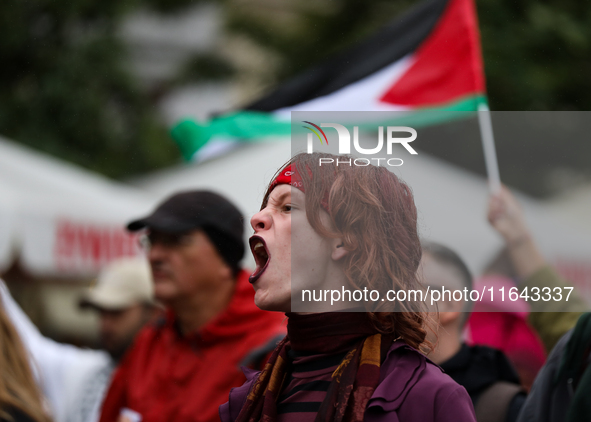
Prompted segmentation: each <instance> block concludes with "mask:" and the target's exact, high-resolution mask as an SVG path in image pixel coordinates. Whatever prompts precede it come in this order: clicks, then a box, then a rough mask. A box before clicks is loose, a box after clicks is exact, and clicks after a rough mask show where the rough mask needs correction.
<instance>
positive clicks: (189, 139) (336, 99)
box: [172, 0, 486, 160]
mask: <svg viewBox="0 0 591 422" xmlns="http://www.w3.org/2000/svg"><path fill="white" fill-rule="evenodd" d="M481 103H486V96H485V81H484V69H483V63H482V55H481V51H480V40H479V31H478V22H477V18H476V10H475V5H474V1H473V0H428V1H425V2H422V3H420V4H418V5H417V6H415V7H414V8H413V9H411V10H410V11H408V12H407V13H406V14H404V15H403V16H402V17H400V18H398V19H397V20H396V21H394V22H393V23H391V24H389V25H388V26H386V27H384V28H382V29H381V30H380V31H379V32H378V33H376V34H374V35H373V36H372V37H371V38H369V39H366V40H365V41H363V42H361V43H360V44H358V45H356V46H355V47H353V48H351V49H349V50H348V51H344V52H342V53H341V54H339V55H337V56H336V57H333V58H332V59H330V60H328V61H326V62H325V63H322V64H321V65H319V66H317V67H316V68H313V69H311V70H309V71H307V72H305V73H303V74H301V75H299V76H297V77H295V78H294V79H292V80H290V81H288V82H286V83H285V84H283V85H282V86H280V87H278V88H277V89H276V90H275V91H274V92H272V93H271V94H269V95H267V96H266V97H264V98H261V99H259V100H258V101H256V102H254V103H252V104H250V105H249V106H247V107H245V108H243V109H242V110H240V111H236V112H231V113H227V114H224V115H221V116H219V117H217V118H214V119H212V120H211V121H210V122H208V123H205V124H202V123H197V122H195V121H192V120H185V121H181V122H180V123H178V124H177V125H176V127H174V128H173V130H172V136H173V138H174V139H175V140H176V142H177V143H178V144H179V147H180V148H181V151H182V153H183V156H184V157H185V159H187V160H190V159H198V160H199V159H202V158H204V157H205V156H211V155H215V154H217V153H219V152H222V151H223V150H224V149H226V148H228V146H230V145H232V144H233V143H236V142H244V141H254V140H261V139H264V138H266V137H269V136H274V137H277V136H290V134H291V120H290V117H291V114H290V113H291V112H292V111H401V112H405V113H404V115H405V116H406V117H405V121H404V122H405V124H415V125H417V124H419V125H420V124H431V123H437V122H439V121H444V120H447V119H451V118H453V117H452V116H456V117H457V116H458V115H461V114H462V113H461V112H464V113H473V112H475V111H476V110H477V108H478V106H479V104H481ZM458 112H460V113H458Z"/></svg>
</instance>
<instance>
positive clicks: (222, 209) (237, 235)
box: [127, 190, 244, 272]
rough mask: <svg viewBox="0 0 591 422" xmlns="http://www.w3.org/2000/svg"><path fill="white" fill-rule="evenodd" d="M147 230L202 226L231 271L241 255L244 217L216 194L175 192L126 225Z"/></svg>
mask: <svg viewBox="0 0 591 422" xmlns="http://www.w3.org/2000/svg"><path fill="white" fill-rule="evenodd" d="M146 228H147V229H151V230H154V231H159V232H163V233H171V234H180V233H185V232H188V231H191V230H195V229H202V230H203V231H204V232H205V233H206V234H207V235H208V236H209V238H210V240H211V241H212V243H213V244H214V245H215V246H216V248H217V249H218V252H219V253H220V255H221V256H222V257H223V258H224V260H225V261H226V262H227V263H228V264H229V265H230V267H232V268H233V269H234V270H235V272H237V270H238V269H239V267H238V264H239V262H240V260H241V259H242V258H243V256H244V239H243V235H244V219H243V217H242V213H241V212H240V211H239V210H238V208H237V207H236V206H235V205H234V204H232V203H231V202H230V201H228V200H227V199H226V198H224V197H223V196H221V195H218V194H217V193H214V192H210V191H205V190H193V191H185V192H179V193H176V194H174V195H172V196H171V197H169V198H168V199H166V200H165V201H164V202H162V203H161V204H160V205H159V206H158V207H157V208H156V209H155V210H154V212H153V213H152V214H150V215H148V216H146V217H144V218H140V219H138V220H134V221H132V222H130V223H129V224H128V225H127V229H128V230H129V231H132V232H134V231H138V230H141V229H146Z"/></svg>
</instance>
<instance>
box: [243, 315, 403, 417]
mask: <svg viewBox="0 0 591 422" xmlns="http://www.w3.org/2000/svg"><path fill="white" fill-rule="evenodd" d="M287 316H288V318H289V320H288V325H287V332H288V334H287V337H286V338H285V339H283V340H282V341H281V343H279V345H278V346H277V348H276V349H275V351H274V352H273V354H272V355H271V357H270V358H269V361H268V362H267V364H266V365H265V367H264V368H263V370H262V371H261V373H260V374H259V376H258V378H257V380H256V381H255V382H254V384H253V386H252V388H251V391H250V393H249V394H248V397H247V399H246V403H245V404H244V406H243V408H242V410H241V412H240V414H239V415H238V418H237V420H236V422H258V421H264V422H274V421H276V420H277V399H278V397H279V395H280V393H281V390H282V388H283V383H284V381H285V379H286V378H287V376H288V375H289V372H290V361H289V358H288V356H287V352H288V351H289V350H290V349H291V348H293V349H294V350H298V351H309V352H319V353H338V352H344V351H347V350H348V353H347V354H346V355H345V357H344V358H343V360H342V362H341V364H340V365H339V366H338V367H337V369H336V370H335V371H334V372H333V374H332V381H331V385H330V387H329V389H328V391H327V394H326V399H325V400H324V402H323V403H322V405H321V406H320V410H319V411H318V414H317V415H316V419H315V421H316V422H361V421H363V416H364V413H365V408H366V407H367V403H368V401H369V399H370V398H371V396H372V395H373V392H374V390H375V388H376V387H377V385H378V382H379V379H380V366H381V363H382V361H383V359H384V358H385V356H386V353H387V352H388V350H389V348H390V346H391V344H392V338H391V337H389V336H384V335H382V334H379V333H378V332H377V331H376V329H375V328H374V327H373V326H372V324H371V323H370V320H369V318H368V316H367V314H366V313H362V312H350V313H321V314H311V315H296V314H287Z"/></svg>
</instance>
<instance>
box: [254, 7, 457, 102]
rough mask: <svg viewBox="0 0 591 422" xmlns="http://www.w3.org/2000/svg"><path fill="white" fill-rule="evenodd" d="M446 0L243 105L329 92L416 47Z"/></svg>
mask: <svg viewBox="0 0 591 422" xmlns="http://www.w3.org/2000/svg"><path fill="white" fill-rule="evenodd" d="M448 1H449V0H427V1H424V2H422V3H420V4H418V5H416V6H415V7H413V8H412V9H411V10H409V11H408V12H406V13H405V14H403V15H402V16H401V17H400V18H398V19H396V20H395V21H394V22H392V23H390V24H388V25H387V26H385V27H384V28H382V29H381V30H380V31H378V32H377V33H376V34H374V35H373V36H372V37H370V38H369V39H366V40H364V41H363V42H361V43H359V44H357V45H356V46H354V47H353V48H350V49H348V50H347V51H344V52H342V53H340V54H338V55H336V56H334V57H332V58H331V59H329V60H327V61H326V62H324V63H322V64H321V65H319V66H316V67H315V68H313V69H311V70H308V71H307V72H304V73H303V74H301V75H299V76H296V77H295V78H293V79H291V80H290V81H288V82H286V83H284V84H282V85H281V86H280V87H279V88H277V89H276V90H275V91H273V92H272V93H271V94H269V95H267V96H266V97H263V98H261V99H259V100H258V101H256V102H254V103H252V104H250V105H249V106H247V107H245V108H244V109H245V110H252V111H273V110H276V109H279V108H283V107H289V106H294V105H296V104H299V103H302V102H305V101H309V100H312V99H314V98H317V97H321V96H324V95H328V94H331V93H333V92H335V91H338V90H339V89H341V88H343V87H345V86H347V85H350V84H352V83H354V82H357V81H359V80H361V79H363V78H365V77H367V76H368V75H371V74H372V73H375V72H377V71H379V70H380V69H382V68H384V67H386V66H388V65H389V64H392V63H394V62H396V61H397V60H400V59H401V58H402V57H404V56H406V55H407V54H409V53H411V52H413V51H415V50H416V49H417V48H418V46H419V45H420V44H421V43H422V42H423V41H424V40H425V39H426V38H427V37H428V36H429V34H430V33H431V31H432V30H433V28H434V27H435V25H436V23H437V22H438V21H439V19H440V18H441V15H442V14H443V11H444V9H445V6H446V5H447V3H448Z"/></svg>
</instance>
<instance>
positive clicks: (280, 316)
mask: <svg viewBox="0 0 591 422" xmlns="http://www.w3.org/2000/svg"><path fill="white" fill-rule="evenodd" d="M274 183H275V184H276V185H280V184H281V183H287V185H288V186H289V185H290V184H291V182H289V181H288V182H282V181H281V180H280V179H276V180H275V181H274ZM271 186H272V188H270V189H269V192H271V191H272V190H273V188H274V186H273V185H271ZM299 189H302V188H299ZM273 192H277V190H275V191H273ZM308 195H309V193H308V192H306V196H308ZM268 196H269V193H268V195H267V198H265V203H264V204H263V205H264V207H265V206H268V205H266V201H268V200H269V198H268ZM271 199H273V197H272V196H271ZM239 205H240V204H238V206H236V205H234V204H232V203H231V202H230V201H229V200H228V199H227V198H224V197H223V196H221V195H219V194H217V193H214V192H209V191H184V192H177V193H175V194H174V195H172V196H170V197H168V198H165V199H163V200H162V202H161V203H160V204H159V205H158V206H157V207H156V208H155V209H154V210H153V212H152V213H151V214H150V215H147V216H144V217H142V218H138V219H137V220H134V221H131V222H129V224H128V225H127V229H128V230H129V231H131V232H137V233H138V239H139V241H140V243H141V246H142V248H143V250H144V251H145V258H128V259H124V260H119V261H115V262H112V263H111V264H110V265H108V266H107V267H105V268H104V269H103V271H102V272H101V274H100V275H99V277H98V279H97V281H96V284H95V285H94V286H93V287H92V288H90V289H89V290H88V291H87V292H86V293H85V294H84V296H83V297H81V298H80V302H79V305H80V306H81V307H84V308H88V309H91V310H93V311H94V312H96V313H97V314H98V316H99V320H100V340H101V346H102V349H101V350H91V349H84V348H78V347H74V346H72V345H68V344H62V343H58V342H55V341H53V340H51V339H49V338H47V337H44V336H43V335H42V334H41V333H40V332H39V330H38V329H37V328H36V327H35V325H33V324H32V322H31V321H30V320H29V318H28V317H27V315H26V314H25V313H24V312H23V311H22V310H21V309H20V307H19V305H18V304H17V303H16V302H15V301H14V300H13V298H12V297H11V294H10V292H9V290H8V289H7V287H6V286H5V285H4V284H3V283H2V285H1V286H0V290H1V292H0V293H1V299H2V306H1V307H0V330H1V331H0V336H1V338H0V347H1V348H2V351H1V353H0V420H2V421H4V420H6V421H9V420H11V421H36V422H41V421H55V422H97V421H101V422H114V421H119V422H124V421H125V422H155V421H179V422H185V421H186V422H188V421H202V422H214V421H219V420H220V417H221V418H222V420H224V421H226V420H265V421H267V420H269V421H270V420H280V421H288V420H314V419H315V418H316V415H318V417H320V416H321V415H322V416H326V415H331V416H330V418H329V419H327V420H332V419H334V420H337V419H338V420H341V419H344V420H357V419H355V417H354V415H352V414H351V411H347V412H349V413H347V412H345V413H344V414H343V415H341V417H340V418H339V416H338V414H337V415H332V414H331V413H322V412H324V410H323V408H322V407H320V408H315V409H316V410H313V411H312V410H310V409H308V410H306V409H304V408H305V406H304V405H305V404H306V403H308V402H305V403H304V402H303V401H302V400H303V399H292V402H289V398H287V399H286V398H285V397H282V396H279V394H280V393H281V392H285V391H288V390H286V389H291V391H290V394H292V392H293V391H296V390H297V391H296V392H295V393H293V394H298V392H299V393H302V391H303V392H305V391H308V393H310V392H312V393H314V394H319V392H320V391H322V392H323V393H324V392H325V391H327V389H328V391H327V393H326V394H327V397H328V396H329V395H330V394H331V391H332V390H331V389H330V388H331V387H329V386H328V385H329V383H330V382H331V381H330V380H329V381H327V380H324V379H321V378H318V377H319V376H320V375H318V374H320V373H321V372H322V371H320V369H322V368H320V367H317V366H315V361H314V360H311V357H310V356H309V355H305V356H303V355H291V354H289V352H288V353H287V355H286V356H287V357H282V356H283V355H282V354H281V352H277V353H279V354H277V353H275V354H274V350H277V347H278V344H279V345H280V346H281V344H283V343H282V341H283V339H284V338H285V336H286V334H288V332H287V329H288V327H287V324H286V316H285V312H283V311H284V309H283V308H281V307H277V309H271V310H280V312H270V311H269V306H266V305H263V306H261V303H263V304H264V303H267V302H265V301H266V300H267V301H268V300H269V298H268V297H264V296H263V293H260V292H259V291H257V292H256V294H257V296H255V289H254V288H253V286H252V284H253V283H256V282H257V280H258V277H259V276H260V274H261V273H263V272H264V271H265V269H266V265H268V261H269V260H270V256H271V255H272V254H271V253H270V252H269V250H267V249H266V248H267V246H266V245H265V244H264V243H263V244H261V243H257V240H256V238H254V239H255V240H254V241H253V240H251V244H250V249H251V251H252V253H253V254H254V255H255V261H256V262H257V269H256V270H255V272H254V273H252V271H251V270H250V269H246V268H243V267H242V265H241V261H242V260H243V258H244V255H245V251H246V250H247V247H246V245H245V244H244V240H243V239H244V217H243V215H242V214H241V212H240V211H239ZM290 206H291V205H290ZM264 207H263V209H266V208H264ZM323 207H324V205H323ZM324 208H325V209H326V208H327V207H324ZM261 212H263V211H261ZM257 216H258V217H256V216H255V217H253V219H252V220H251V224H252V228H253V230H254V231H255V233H260V232H261V231H263V230H268V229H269V224H270V223H269V222H267V220H265V218H266V217H265V216H264V215H258V214H257ZM482 218H483V219H484V218H487V219H488V221H489V223H490V225H491V226H492V227H493V228H494V229H495V230H496V232H498V234H499V235H500V236H501V237H502V239H503V241H504V253H505V257H506V259H508V260H509V261H510V263H511V264H512V268H513V269H514V271H515V272H514V273H513V274H508V273H507V272H506V271H503V268H502V267H498V268H494V266H493V267H491V268H489V269H488V270H487V271H486V273H485V274H483V275H482V276H481V277H478V278H474V275H473V274H471V272H470V270H469V269H468V267H467V266H466V264H465V263H464V261H463V259H462V257H461V256H459V255H458V254H457V253H456V252H454V251H453V250H451V249H450V248H448V247H447V246H446V245H443V244H440V243H434V242H431V241H430V240H429V239H421V247H422V257H421V259H420V266H419V268H418V278H419V279H420V281H421V283H422V284H423V285H424V286H425V287H429V288H430V289H432V290H436V289H442V288H448V289H454V290H456V289H459V290H461V289H464V288H468V290H471V289H473V288H476V289H478V290H481V289H483V288H484V289H485V290H486V289H489V288H494V289H500V288H503V287H505V289H506V290H507V291H509V289H511V288H512V287H518V288H519V290H520V291H521V290H522V289H523V288H525V287H528V288H529V290H530V291H531V290H532V288H534V287H538V288H544V287H548V288H550V289H555V288H563V287H568V286H569V285H570V284H569V281H568V280H564V279H563V278H561V276H559V275H558V273H557V272H556V271H555V270H554V269H553V268H552V267H551V266H550V265H549V264H548V263H547V262H546V261H545V259H544V257H543V256H542V254H541V253H540V252H539V250H538V247H537V246H536V244H535V242H534V240H533V237H532V235H531V233H530V232H529V230H528V225H527V222H526V221H525V219H524V215H523V213H522V211H521V208H520V206H519V204H518V203H517V201H516V199H515V197H514V196H513V195H512V194H511V192H510V191H509V190H508V189H506V188H502V189H501V191H499V192H494V193H492V194H491V196H490V202H489V206H488V215H487V216H482ZM393 235H394V236H396V233H394V234H393ZM288 240H289V239H288ZM261 245H262V246H261ZM339 248H340V249H339ZM345 249H346V248H344V247H343V245H342V244H340V245H336V246H335V249H334V250H335V251H336V252H335V254H338V253H339V251H344V250H345ZM343 253H344V252H343ZM255 303H256V304H255ZM257 305H259V306H257ZM260 308H263V309H260ZM585 308H586V304H585V302H584V300H583V298H582V297H581V296H580V295H579V293H578V292H577V291H576V289H575V290H574V291H573V292H572V295H571V296H570V298H569V300H568V301H565V300H562V301H555V300H551V301H541V300H540V301H526V300H524V299H521V298H520V299H519V300H517V301H513V302H511V303H505V302H500V301H492V300H490V301H486V300H484V301H480V302H478V303H476V304H471V303H468V302H464V301H445V300H443V301H441V302H439V304H438V307H436V308H430V309H429V310H428V315H429V317H428V318H426V319H425V327H426V332H427V334H426V339H425V340H426V341H428V342H429V343H430V344H431V345H432V348H431V350H427V351H423V352H424V353H426V359H427V360H426V361H425V362H429V365H432V364H436V365H438V366H439V367H440V368H441V369H442V371H443V372H444V373H445V374H447V375H448V376H449V377H451V379H453V381H455V383H457V384H459V385H460V386H462V387H463V388H464V389H465V391H466V392H467V395H468V396H469V399H470V401H471V403H472V405H473V408H474V410H473V412H474V415H475V419H476V420H478V421H479V422H484V421H521V422H523V421H564V420H569V421H579V420H585V417H588V414H587V413H585V412H586V411H587V408H588V404H585V402H586V401H587V398H586V396H585V394H586V393H587V392H588V389H591V380H590V377H591V375H590V371H591V370H588V369H587V364H588V362H589V357H590V353H589V352H590V350H591V349H590V347H589V346H590V344H591V329H590V327H591V324H590V322H589V315H588V314H583V313H582V312H581V311H582V310H583V309H585ZM265 309H266V310H265ZM288 316H289V318H292V316H290V315H289V313H288ZM345 320H346V318H345ZM290 335H293V336H294V339H295V335H296V334H295V331H294V333H292V334H289V335H288V338H289V336H290ZM399 338H400V337H399ZM397 340H398V338H397V339H394V340H393V341H394V342H396V341H397ZM403 340H405V341H406V338H403ZM293 341H295V340H293ZM407 343H408V341H407ZM363 350H364V351H365V350H366V349H365V348H364V349H363ZM292 352H293V351H292ZM302 356H303V357H302ZM339 356H340V355H339ZM347 356H348V355H347ZM347 356H345V357H342V359H345V360H346V359H347ZM270 358H271V360H269V359H270ZM281 359H286V360H287V362H286V364H287V368H288V369H287V370H284V372H278V373H281V374H286V375H283V376H284V377H285V378H282V379H280V380H279V379H277V380H275V379H274V378H273V377H271V379H270V381H269V384H268V385H266V387H265V386H261V385H259V384H256V383H255V384H253V385H252V386H251V387H250V393H249V395H248V397H247V398H245V408H247V406H248V405H251V403H252V409H254V410H252V409H251V408H248V409H249V410H248V409H247V410H248V412H250V413H248V412H247V411H243V410H242V407H241V406H239V408H236V407H232V406H233V403H232V400H231V401H230V403H229V407H228V405H226V407H223V408H222V410H221V413H220V405H223V404H224V403H226V402H228V397H229V394H230V392H231V390H232V389H234V388H236V387H240V386H241V385H242V384H243V383H244V382H245V381H247V380H252V379H253V376H254V375H253V374H258V372H255V371H261V370H262V371H263V372H262V374H260V375H259V380H263V379H264V377H265V371H271V369H272V370H273V371H272V373H273V374H275V373H276V372H275V371H276V369H277V368H278V366H279V363H278V362H281ZM306 359H308V360H310V361H307V360H306ZM360 359H361V362H363V359H364V358H363V355H362V356H361V358H360ZM382 361H383V359H382ZM294 362H295V363H294ZM296 363H297V365H296ZM316 363H317V362H316ZM290 365H291V366H290ZM306 365H307V366H306ZM341 366H342V364H341ZM341 366H338V367H337V369H336V370H335V373H336V372H337V371H338V368H340V367H341ZM302 367H306V368H307V369H306V371H303V372H302V371H301V372H298V371H300V370H301V368H302ZM289 368H291V369H289ZM298 368H299V369H298ZM361 368H363V364H362V363H361V364H360V366H359V371H358V373H357V376H358V378H355V382H354V383H352V385H353V386H357V385H358V383H359V385H361V383H362V382H363V379H362V377H361V375H360V374H361V371H362V369H361ZM277 371H278V370H277ZM314 371H316V372H317V373H318V374H317V373H316V372H314ZM346 373H347V372H346V371H343V379H345V378H346V377H345V374H346ZM298 374H299V375H298ZM301 374H307V375H301ZM310 374H312V375H310ZM329 375H330V374H329ZM298 376H301V377H302V378H301V379H306V378H305V377H312V378H310V379H312V380H313V381H310V382H308V383H303V381H302V382H301V383H299V384H298ZM314 377H316V378H314ZM274 381H276V384H273V382H274ZM323 383H324V384H323ZM327 383H328V384H327ZM330 385H332V384H330ZM287 386H289V387H287ZM322 386H324V387H322ZM262 387H264V388H265V392H267V391H270V392H273V388H275V389H278V391H276V393H277V394H276V395H274V396H273V397H275V400H276V402H277V403H283V405H282V407H281V409H282V410H281V413H278V410H276V409H273V410H268V408H267V407H268V406H269V405H268V402H267V399H266V398H265V400H262V401H260V402H258V401H256V400H258V396H257V394H262V393H261V392H260V391H258V390H257V389H260V388H262ZM321 387H322V388H321ZM323 388H324V389H323ZM354 388H357V387H354ZM417 388H418V387H417ZM279 390H280V391H279ZM339 391H340V390H339ZM372 391H373V390H372ZM376 393H377V390H376ZM334 394H336V396H335V397H337V399H335V401H334V404H335V406H334V407H335V408H336V409H339V408H340V407H339V404H341V403H342V402H341V401H340V400H341V398H340V397H341V396H339V395H338V393H336V392H335V393H334ZM339 394H340V393H339ZM265 397H267V395H265ZM293 397H295V396H293ZM285 400H287V402H286V403H287V404H285V403H284V402H285ZM401 400H404V398H402V399H401ZM408 400H410V399H408ZM325 401H326V400H325ZM308 404H310V403H308ZM311 404H315V403H311ZM311 404H310V405H311ZM257 406H260V408H257ZM351 406H352V407H350V408H348V409H356V408H355V407H354V405H351ZM278 408H279V405H278ZM257 409H258V410H257ZM286 409H287V410H286ZM289 409H292V410H289ZM294 409H295V410H294ZM302 409H304V410H302ZM459 411H460V410H458V412H459ZM245 412H246V413H245ZM298 412H300V413H298ZM469 412H472V410H470V411H469ZM585 415H586V416H585ZM300 416H301V418H300ZM333 416H334V418H333ZM452 416H453V415H452ZM567 417H568V419H567ZM361 418H362V419H363V414H362V415H361ZM386 420H397V419H386ZM434 420H438V419H434ZM440 420H460V421H463V420H472V419H470V418H468V417H466V418H464V417H463V416H458V417H457V418H455V419H454V417H452V418H451V419H449V418H448V419H446V418H442V419H440Z"/></svg>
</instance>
